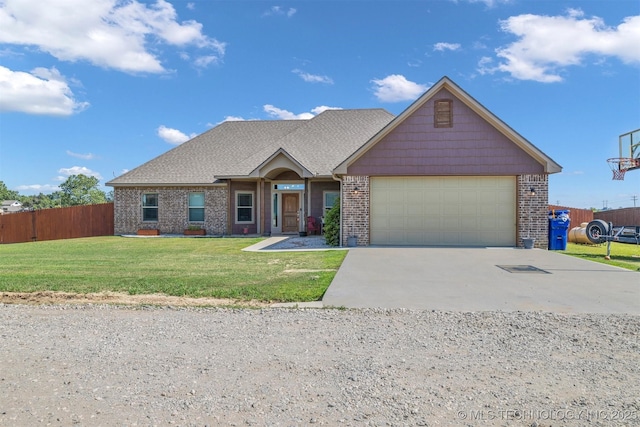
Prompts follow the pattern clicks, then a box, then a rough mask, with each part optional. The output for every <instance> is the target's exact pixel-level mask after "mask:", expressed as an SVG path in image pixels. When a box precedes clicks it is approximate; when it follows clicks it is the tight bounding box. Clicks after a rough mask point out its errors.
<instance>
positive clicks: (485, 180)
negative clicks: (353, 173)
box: [370, 176, 516, 246]
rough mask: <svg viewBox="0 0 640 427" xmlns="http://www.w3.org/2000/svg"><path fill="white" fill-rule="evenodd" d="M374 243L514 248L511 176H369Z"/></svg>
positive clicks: (514, 223) (514, 196)
mask: <svg viewBox="0 0 640 427" xmlns="http://www.w3.org/2000/svg"><path fill="white" fill-rule="evenodd" d="M370 191H371V211H370V214H371V217H370V218H371V224H370V227H371V228H370V230H371V231H370V232H371V235H370V241H371V244H374V245H413V246H418V245H425V246H515V244H516V177H515V176H409V177H371V178H370Z"/></svg>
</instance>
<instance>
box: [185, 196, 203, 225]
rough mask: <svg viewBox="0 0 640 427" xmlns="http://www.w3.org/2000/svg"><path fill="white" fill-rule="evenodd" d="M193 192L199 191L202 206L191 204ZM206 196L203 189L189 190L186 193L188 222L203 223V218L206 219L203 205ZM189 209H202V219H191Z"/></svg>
mask: <svg viewBox="0 0 640 427" xmlns="http://www.w3.org/2000/svg"><path fill="white" fill-rule="evenodd" d="M194 193H199V194H202V206H191V194H194ZM206 198H207V195H206V194H205V192H204V191H189V194H188V195H187V220H188V221H189V222H197V223H204V222H205V219H207V216H206V214H207V212H206V210H205V205H206V203H207V202H206ZM191 209H202V210H203V211H204V219H203V220H202V221H191Z"/></svg>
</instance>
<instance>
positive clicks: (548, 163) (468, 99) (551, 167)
mask: <svg viewBox="0 0 640 427" xmlns="http://www.w3.org/2000/svg"><path fill="white" fill-rule="evenodd" d="M442 89H447V90H448V91H449V92H450V93H451V94H452V95H454V96H455V97H456V98H457V99H459V100H460V101H461V102H463V103H464V104H465V105H467V107H469V108H470V109H471V110H473V111H474V112H475V113H476V114H478V115H479V116H480V117H482V118H483V119H484V120H485V121H486V122H488V123H490V124H491V125H492V126H493V127H495V128H496V129H497V130H498V131H499V132H501V133H502V134H504V135H505V136H506V137H507V138H509V140H511V141H512V142H513V143H514V144H516V145H517V146H518V147H520V148H521V149H522V150H524V151H525V152H526V153H527V154H529V155H530V156H531V157H532V158H533V159H535V160H536V161H537V162H538V163H540V164H541V165H542V166H543V167H544V171H545V172H546V173H557V172H561V171H562V167H561V166H560V165H559V164H558V163H556V162H555V161H554V160H553V159H551V158H550V157H549V156H547V155H546V154H544V153H543V152H542V151H540V150H539V149H538V148H537V147H536V146H535V145H533V144H532V143H531V142H529V141H528V140H526V139H525V138H524V137H523V136H522V135H520V134H519V133H517V132H516V131H515V130H513V129H512V128H511V127H509V126H508V125H507V124H506V123H505V122H503V121H502V120H500V119H499V118H498V117H497V116H496V115H494V114H493V113H492V112H491V111H489V110H487V108H485V107H484V106H483V105H482V104H480V103H479V102H478V101H476V100H475V99H474V98H473V97H472V96H471V95H469V94H468V93H467V92H465V91H464V90H463V89H462V88H460V87H459V86H458V85H457V84H455V83H454V82H453V81H452V80H450V79H449V78H448V77H446V76H445V77H443V78H441V79H440V80H439V81H438V82H437V83H436V84H434V85H433V86H431V87H430V88H429V90H427V91H426V92H425V93H424V94H423V95H422V96H420V97H419V98H418V99H417V100H416V101H415V102H414V103H413V104H411V105H410V106H409V107H408V108H407V109H406V110H404V111H403V112H402V113H401V114H400V115H398V116H396V117H395V118H394V119H393V120H392V121H391V122H389V123H388V124H387V125H386V126H385V127H384V128H383V129H382V130H380V132H378V133H377V134H376V135H375V136H374V137H373V138H371V139H370V140H369V141H367V143H366V144H364V145H363V146H361V147H359V148H358V149H357V150H356V151H355V152H354V153H353V154H351V155H350V156H349V157H348V158H346V160H344V161H343V162H341V163H340V165H338V167H336V168H335V169H334V170H333V173H334V174H336V175H343V174H346V173H347V168H348V167H349V166H350V165H351V164H353V163H354V162H355V161H356V160H358V159H359V158H360V157H361V156H362V155H364V154H365V153H366V152H367V151H369V150H370V149H371V148H373V147H374V146H375V145H376V144H377V143H378V142H380V141H381V140H382V139H383V138H384V137H385V136H387V135H388V134H389V133H390V132H391V131H393V130H394V129H395V128H396V127H398V125H400V124H401V123H402V122H404V121H405V120H406V119H407V118H408V117H411V115H412V114H413V113H415V112H416V111H417V110H418V109H419V108H420V107H422V106H423V105H424V104H425V103H427V102H428V101H429V100H430V99H431V98H432V97H433V96H434V95H436V94H437V93H438V92H440V91H441V90H442Z"/></svg>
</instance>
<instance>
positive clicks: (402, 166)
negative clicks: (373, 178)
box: [348, 89, 544, 176]
mask: <svg viewBox="0 0 640 427" xmlns="http://www.w3.org/2000/svg"><path fill="white" fill-rule="evenodd" d="M443 98H444V99H452V98H454V97H453V95H452V94H451V93H450V92H449V91H447V90H446V89H443V90H442V91H441V92H440V93H438V94H436V95H434V98H433V99H431V100H429V101H428V102H426V103H425V104H424V105H423V106H422V107H420V108H419V109H418V110H416V112H415V113H414V114H413V115H412V116H410V117H408V118H407V119H406V120H405V121H404V122H402V123H401V124H399V125H398V126H397V127H396V128H395V129H394V130H393V131H391V133H389V134H388V135H387V136H385V137H384V138H383V139H382V140H381V141H380V142H378V143H377V144H376V145H375V146H374V147H373V148H371V149H370V150H369V151H367V152H366V153H365V154H364V155H363V156H362V157H360V158H359V159H358V160H357V161H356V162H354V163H353V164H352V165H351V166H349V168H348V173H349V175H380V176H389V175H518V174H539V173H543V172H544V167H543V166H542V165H541V164H540V163H538V162H536V161H535V160H534V159H533V158H532V157H531V156H529V155H528V154H527V153H526V152H525V151H524V150H522V149H521V148H520V147H518V146H517V145H516V144H514V143H513V142H512V141H511V140H510V139H509V138H507V137H506V136H505V135H504V134H502V133H501V132H499V131H498V130H497V129H496V128H494V127H493V126H491V125H490V124H489V123H488V122H487V121H486V120H484V119H483V118H482V117H480V116H479V115H478V114H477V113H476V112H474V111H473V110H471V108H469V107H468V106H466V105H465V104H464V103H463V102H461V101H460V100H458V99H453V127H451V128H436V127H434V124H433V119H434V110H433V105H434V101H437V100H438V99H443Z"/></svg>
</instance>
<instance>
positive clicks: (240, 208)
mask: <svg viewBox="0 0 640 427" xmlns="http://www.w3.org/2000/svg"><path fill="white" fill-rule="evenodd" d="M236 223H238V224H243V223H244V224H250V223H253V193H252V192H240V191H238V192H236Z"/></svg>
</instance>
